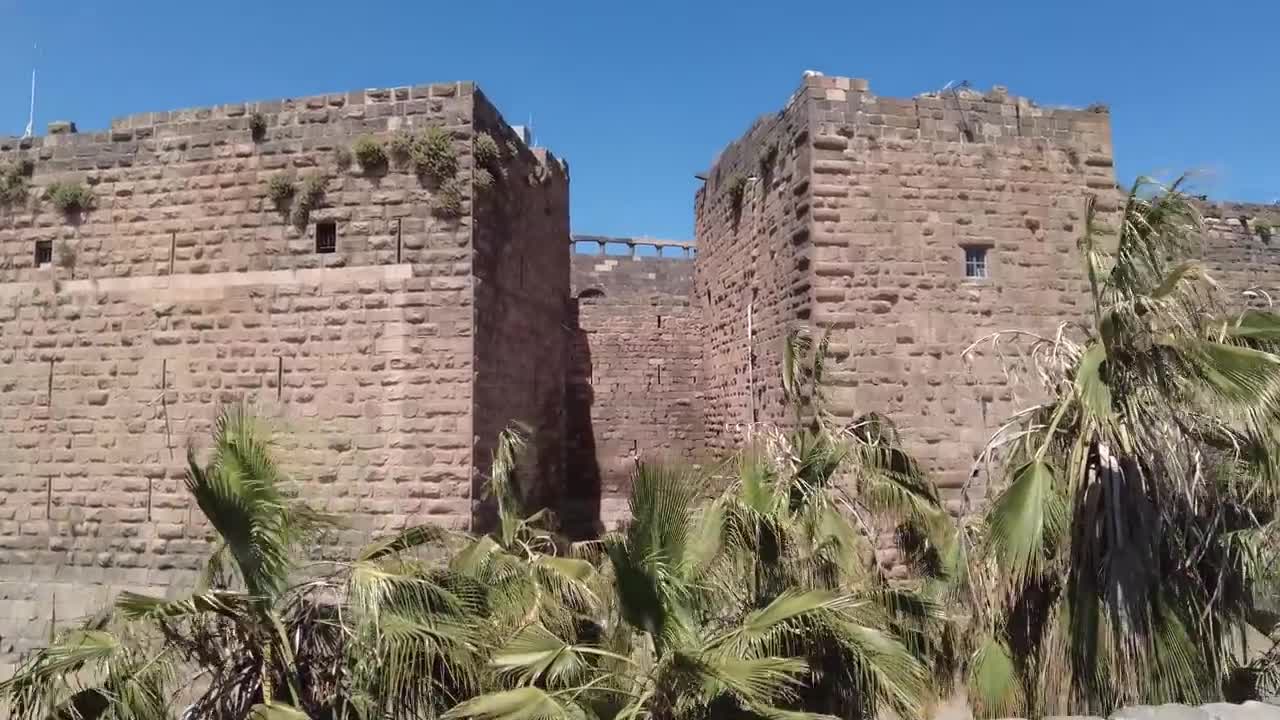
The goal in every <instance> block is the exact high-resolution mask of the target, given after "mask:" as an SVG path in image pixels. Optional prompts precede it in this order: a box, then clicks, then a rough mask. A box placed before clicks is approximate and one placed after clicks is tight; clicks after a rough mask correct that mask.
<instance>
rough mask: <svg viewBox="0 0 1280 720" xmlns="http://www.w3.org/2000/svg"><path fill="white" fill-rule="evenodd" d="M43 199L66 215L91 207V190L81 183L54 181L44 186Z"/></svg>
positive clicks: (75, 213) (72, 214) (70, 215)
mask: <svg viewBox="0 0 1280 720" xmlns="http://www.w3.org/2000/svg"><path fill="white" fill-rule="evenodd" d="M45 199H47V200H48V201H49V202H50V203H51V204H52V205H53V206H54V207H55V208H57V209H58V210H59V211H60V212H62V213H63V214H64V215H67V216H68V217H72V216H74V215H77V214H78V213H81V212H84V211H86V210H91V209H93V203H94V199H93V191H92V190H90V189H89V188H88V187H87V186H85V185H84V184H83V183H78V182H54V183H50V184H49V185H48V186H47V187H46V188H45Z"/></svg>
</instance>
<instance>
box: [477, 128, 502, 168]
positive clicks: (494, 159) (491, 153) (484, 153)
mask: <svg viewBox="0 0 1280 720" xmlns="http://www.w3.org/2000/svg"><path fill="white" fill-rule="evenodd" d="M471 152H472V153H473V154H474V155H475V159H476V165H478V166H480V167H484V168H489V169H490V170H492V169H493V166H494V165H497V164H498V163H500V162H501V161H502V151H501V150H500V149H498V141H497V140H494V139H493V136H492V135H490V134H489V133H487V132H482V133H480V134H479V135H476V137H475V140H473V141H472V143H471Z"/></svg>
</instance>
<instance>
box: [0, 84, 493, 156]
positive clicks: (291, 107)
mask: <svg viewBox="0 0 1280 720" xmlns="http://www.w3.org/2000/svg"><path fill="white" fill-rule="evenodd" d="M477 91H478V89H477V86H476V84H475V83H474V82H472V81H455V82H444V83H431V84H427V85H414V86H401V87H387V88H366V89H363V90H352V91H349V92H339V93H325V94H322V95H310V96H304V97H298V98H282V99H276V100H258V101H248V102H232V103H223V104H221V105H209V106H205V107H195V108H183V109H179V110H161V111H154V112H142V113H134V114H132V115H124V116H120V117H115V118H112V120H111V123H110V125H109V127H108V129H107V130H108V132H110V131H123V130H130V129H137V128H147V127H153V126H155V125H159V124H162V123H184V122H195V121H199V120H211V119H219V118H238V117H244V116H245V115H248V114H251V113H255V112H260V113H276V112H286V111H297V110H320V109H324V108H340V107H347V106H353V105H377V104H381V103H394V102H404V101H408V100H424V99H428V98H451V97H465V96H468V95H472V94H474V93H476V92H477ZM77 132H82V131H78V130H77V128H76V125H75V123H73V122H68V121H55V122H51V123H49V126H48V128H47V135H65V134H73V133H77ZM95 133H96V134H102V133H101V131H92V130H91V131H87V133H85V134H95ZM41 137H42V136H35V137H32V138H19V137H16V136H0V149H3V148H11V147H16V148H29V147H32V146H34V145H38V144H40V140H41Z"/></svg>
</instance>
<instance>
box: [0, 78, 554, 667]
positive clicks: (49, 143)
mask: <svg viewBox="0 0 1280 720" xmlns="http://www.w3.org/2000/svg"><path fill="white" fill-rule="evenodd" d="M263 124H264V125H265V127H262V125H263ZM254 125H259V127H258V129H256V130H255V128H254V127H253V126H254ZM427 127H439V128H443V129H444V130H445V131H446V132H447V133H448V135H449V137H450V138H451V142H450V146H451V147H452V148H453V150H452V153H453V155H454V156H455V157H456V158H457V160H458V168H457V171H456V173H454V176H453V177H452V178H449V179H447V180H445V181H442V182H438V181H424V180H422V179H420V178H419V177H417V176H416V174H415V173H414V172H411V171H409V170H407V169H404V168H402V167H399V166H398V164H395V163H393V164H392V165H391V166H390V167H389V168H386V169H383V170H375V171H372V172H366V171H365V170H363V169H362V168H361V167H360V166H359V164H358V163H352V162H350V148H351V147H352V145H353V143H354V141H355V140H356V139H357V138H361V137H365V136H371V137H375V138H379V139H381V140H383V141H389V140H390V139H391V138H393V137H395V136H397V135H398V134H412V133H421V132H423V131H424V130H425V128H427ZM51 129H52V130H55V132H54V133H52V134H50V135H48V136H45V137H39V138H34V139H30V140H17V139H5V140H0V164H6V163H7V167H9V168H14V167H19V168H21V169H22V171H24V172H28V173H29V174H30V178H29V179H28V180H27V182H28V183H29V185H30V188H31V189H30V192H29V193H28V197H27V198H25V199H22V200H21V201H20V202H15V203H10V204H8V205H7V206H6V207H4V208H0V422H2V423H3V426H2V427H3V432H0V664H4V663H6V662H12V661H13V660H15V659H16V657H17V656H18V654H20V653H21V652H22V651H24V650H25V649H27V648H29V647H31V646H32V644H33V643H37V642H39V641H40V640H41V639H42V638H44V637H46V636H47V632H48V626H49V622H50V621H51V619H52V618H54V617H57V618H58V619H60V620H63V621H65V620H69V619H72V618H75V617H77V616H80V615H83V614H85V613H86V612H88V611H91V610H93V609H94V608H96V607H98V606H100V605H101V604H102V603H103V602H104V600H105V599H106V598H107V597H109V596H110V595H111V594H112V593H114V592H115V591H117V590H120V589H122V588H130V589H137V590H144V591H150V592H160V593H163V592H166V591H170V590H174V591H180V590H181V589H182V588H183V587H185V586H186V585H185V580H186V579H188V578H189V577H190V576H191V573H192V572H193V571H195V570H196V568H197V567H199V566H200V563H201V562H202V561H203V560H204V558H205V557H206V556H207V554H208V551H209V547H208V543H207V541H206V530H205V528H203V527H200V525H199V523H198V522H197V521H196V519H195V517H194V516H198V515H199V513H198V512H194V511H193V508H192V505H191V503H190V502H189V498H188V496H187V494H186V492H185V490H184V488H183V478H184V468H185V462H186V458H185V453H186V450H187V448H188V447H189V446H191V447H195V448H197V449H198V448H199V447H200V446H201V445H202V444H204V443H206V442H207V438H208V436H209V432H210V429H211V424H212V421H213V419H214V417H215V415H216V412H217V409H218V407H219V406H220V405H221V404H223V403H228V402H236V401H239V400H242V399H243V400H247V401H249V402H251V403H253V404H254V405H255V406H257V408H258V410H259V412H261V413H263V414H264V415H265V416H267V417H268V418H270V419H271V420H272V422H273V424H274V425H275V426H278V427H279V429H280V430H282V431H283V432H282V433H281V434H280V439H281V441H282V443H283V447H282V452H281V457H282V458H284V459H286V460H287V462H288V471H289V472H290V474H291V475H292V476H293V477H294V478H296V479H297V480H299V481H300V488H301V495H302V497H303V499H305V500H306V501H307V502H309V503H311V504H312V505H313V506H315V507H316V508H318V509H320V510H323V511H327V512H331V513H335V514H338V515H341V516H342V517H343V518H344V519H346V520H347V521H348V522H349V523H350V525H351V526H350V528H349V529H347V530H345V531H344V532H342V533H341V534H340V535H341V536H340V537H339V538H337V539H336V540H337V541H338V542H340V543H342V544H343V545H350V544H354V543H358V542H362V541H364V540H366V539H368V537H369V536H370V535H371V534H375V533H382V532H387V531H393V530H395V529H398V528H403V527H405V526H406V525H409V524H413V523H419V522H429V521H434V522H440V523H443V524H447V525H450V526H453V527H466V526H467V525H468V524H469V523H470V522H471V518H472V517H473V516H474V515H475V512H476V508H475V507H474V506H473V501H475V500H477V498H478V496H477V494H476V492H475V488H474V485H475V484H477V483H478V482H479V479H478V478H479V476H480V475H481V474H482V473H483V472H484V470H485V468H486V466H487V462H486V458H487V457H488V453H487V448H486V447H485V446H480V445H477V444H476V443H474V441H473V437H474V435H475V434H477V433H485V434H489V433H491V432H493V431H494V429H495V428H500V427H501V426H503V425H505V424H506V423H507V422H509V421H511V420H513V419H519V420H522V421H525V422H527V423H528V424H530V425H531V426H533V427H535V428H536V430H537V432H538V442H539V447H540V449H541V452H542V453H543V457H540V458H539V463H540V465H543V466H545V467H546V468H547V469H548V470H549V471H556V470H558V467H559V465H560V460H559V457H560V455H561V454H562V452H563V451H562V446H561V444H560V437H561V434H562V432H563V413H562V412H561V410H560V400H559V398H560V396H561V395H562V394H563V391H562V383H563V380H562V378H563V376H564V372H563V369H562V367H560V365H559V363H561V362H562V359H561V358H562V354H563V353H562V352H561V351H560V348H562V347H563V342H558V341H555V340H554V339H556V338H558V337H559V336H558V335H557V333H559V334H561V335H562V334H563V331H562V330H561V317H562V314H563V310H562V308H563V306H564V303H565V301H566V300H567V297H568V256H567V248H566V244H565V242H564V241H563V238H564V237H565V235H566V234H567V233H568V177H567V170H566V168H565V166H564V165H563V164H562V163H561V162H560V161H558V160H556V159H555V158H554V157H551V156H550V155H548V154H547V153H546V152H545V151H543V150H540V149H531V148H528V147H526V146H525V145H524V144H523V142H521V141H520V139H519V138H518V137H517V136H516V134H515V133H514V132H513V131H512V130H511V129H510V128H509V127H507V125H506V124H505V123H504V122H503V121H502V119H501V116H500V115H498V113H497V111H496V110H495V109H494V108H493V106H492V105H491V104H490V103H489V102H488V100H487V99H485V98H484V96H483V95H482V94H481V93H480V92H479V91H478V90H477V89H476V88H475V87H474V85H473V84H471V83H442V84H434V85H425V86H420V87H413V88H407V87H406V88H392V89H377V90H366V91H357V92H352V93H345V94H335V95H323V96H317V97H311V98H304V99H298V100H284V101H277V102H265V103H247V104H231V105H222V106H217V107H212V108H202V109H196V110H184V111H175V112H162V113H143V114H141V115H134V116H130V117H127V118H123V119H120V120H117V121H115V122H113V123H112V127H111V129H110V130H107V131H103V132H94V133H77V132H74V131H73V129H72V128H70V127H69V126H67V125H65V124H60V125H58V126H55V127H54V128H51ZM480 132H487V133H489V134H490V135H492V136H493V137H495V139H496V141H497V143H498V145H499V147H500V148H501V150H502V154H501V161H500V164H501V168H500V172H498V173H497V174H498V175H499V177H498V178H497V180H496V181H495V182H493V183H491V184H490V185H489V186H487V187H480V186H478V185H476V184H475V183H474V182H473V174H474V173H473V170H475V168H474V163H473V162H472V156H471V147H472V139H473V137H475V136H476V134H477V133H480ZM277 176H284V177H288V178H290V179H292V180H294V181H295V183H296V185H297V187H298V188H299V189H298V190H297V191H296V192H295V196H294V199H293V202H294V203H297V202H298V201H299V196H298V194H299V193H301V192H302V189H301V188H302V187H303V186H304V185H305V184H306V182H307V181H308V180H309V179H310V178H314V177H324V178H327V183H326V185H325V190H324V192H323V197H322V199H321V200H320V201H319V202H317V203H316V208H315V209H314V210H312V211H311V213H310V215H309V217H305V218H304V217H300V216H296V215H295V216H293V217H287V215H288V213H287V212H284V213H282V212H281V211H280V210H279V209H278V208H277V207H276V203H274V202H273V200H272V198H271V197H269V195H268V183H269V182H270V181H271V179H272V178H275V177H277ZM63 181H66V182H73V183H81V184H83V186H84V187H87V188H88V189H89V191H90V192H91V193H92V198H93V207H92V209H90V210H87V211H84V212H73V213H66V214H64V213H63V212H61V211H59V210H58V209H57V208H56V207H54V206H53V202H52V200H51V199H50V198H49V189H50V187H51V186H53V185H54V184H55V183H58V182H63ZM442 199H447V200H449V201H450V202H452V205H450V204H449V203H446V202H442ZM326 224H329V227H330V228H331V229H333V230H334V231H335V232H334V235H335V236H336V238H335V239H336V243H335V245H336V247H335V248H334V251H333V252H329V253H320V252H318V247H317V240H318V238H317V232H318V228H320V227H321V226H322V225H326ZM41 245H44V246H45V248H44V249H45V252H47V253H49V254H50V255H52V257H51V258H47V259H49V260H50V261H49V262H46V263H43V264H37V262H36V260H37V253H38V252H40V246H41ZM40 259H46V258H40ZM526 276H529V277H538V278H539V279H540V280H539V282H540V285H539V287H538V289H537V291H536V293H530V292H529V291H528V290H527V289H526V287H525V286H523V285H522V284H521V283H520V282H519V278H521V277H526ZM530 295H536V297H533V298H531V297H529V296H530ZM538 338H545V340H543V344H544V345H545V346H546V348H547V350H546V351H545V352H543V353H541V354H540V355H539V356H538V358H539V362H540V363H542V364H541V365H538V366H536V367H535V366H534V365H532V364H530V363H527V362H526V363H518V362H507V361H506V360H507V359H509V358H510V357H511V356H512V355H513V353H512V349H513V347H516V346H520V347H524V346H527V345H530V344H533V343H536V342H538ZM499 355H502V356H506V357H504V358H498V357H497V356H499ZM530 355H532V354H530ZM543 378H550V379H549V380H547V381H546V382H540V380H542V379H543ZM496 395H500V396H501V397H502V398H503V399H504V400H503V401H502V402H501V403H499V402H495V400H494V398H495V396H496ZM504 403H505V404H504ZM495 434H496V433H495Z"/></svg>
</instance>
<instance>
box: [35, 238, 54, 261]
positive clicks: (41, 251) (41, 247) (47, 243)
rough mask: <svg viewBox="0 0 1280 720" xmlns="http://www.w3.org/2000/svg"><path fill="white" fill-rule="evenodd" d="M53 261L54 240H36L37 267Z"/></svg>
mask: <svg viewBox="0 0 1280 720" xmlns="http://www.w3.org/2000/svg"><path fill="white" fill-rule="evenodd" d="M52 262H53V241H52V240H37V241H36V267H40V266H41V265H48V264H50V263H52Z"/></svg>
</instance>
